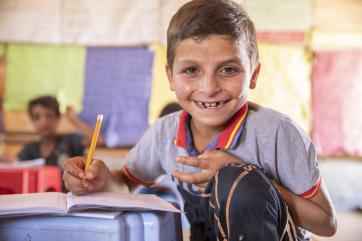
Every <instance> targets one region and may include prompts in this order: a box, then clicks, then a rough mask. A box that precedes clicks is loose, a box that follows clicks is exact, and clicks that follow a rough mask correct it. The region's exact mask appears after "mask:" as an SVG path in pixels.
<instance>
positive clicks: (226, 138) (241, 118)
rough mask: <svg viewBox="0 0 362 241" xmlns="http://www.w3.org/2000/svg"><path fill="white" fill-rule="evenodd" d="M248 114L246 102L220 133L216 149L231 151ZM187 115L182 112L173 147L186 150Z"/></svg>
mask: <svg viewBox="0 0 362 241" xmlns="http://www.w3.org/2000/svg"><path fill="white" fill-rule="evenodd" d="M247 113H248V102H246V103H245V104H244V105H243V106H242V107H241V108H240V109H239V110H238V112H236V114H235V115H234V116H233V118H232V120H231V121H230V124H229V125H228V126H227V127H226V128H225V129H224V130H223V131H222V132H221V133H220V135H219V136H218V137H217V140H216V148H217V149H233V148H234V147H235V145H236V143H237V140H238V139H239V137H240V134H241V132H242V130H243V127H244V123H245V120H246V116H247ZM188 116H189V114H188V113H187V112H186V111H182V113H181V116H180V122H179V127H178V132H177V137H176V138H175V139H174V145H176V146H179V147H183V148H187V145H188V144H187V143H188V141H187V128H188V126H187V125H188V123H187V117H188Z"/></svg>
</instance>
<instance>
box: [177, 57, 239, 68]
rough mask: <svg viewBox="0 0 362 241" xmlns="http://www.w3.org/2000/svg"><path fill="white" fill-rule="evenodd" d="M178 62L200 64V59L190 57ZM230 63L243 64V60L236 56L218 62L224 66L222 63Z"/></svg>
mask: <svg viewBox="0 0 362 241" xmlns="http://www.w3.org/2000/svg"><path fill="white" fill-rule="evenodd" d="M178 62H179V63H180V64H182V65H187V64H198V61H195V60H190V59H184V60H182V59H181V60H179V61H178ZM230 63H236V64H242V61H241V60H240V58H238V57H235V58H231V59H227V60H224V61H222V62H220V63H218V64H217V66H222V65H225V64H230Z"/></svg>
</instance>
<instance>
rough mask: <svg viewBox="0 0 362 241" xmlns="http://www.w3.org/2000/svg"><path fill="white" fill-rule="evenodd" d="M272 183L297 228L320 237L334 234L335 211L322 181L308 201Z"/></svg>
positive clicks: (335, 224)
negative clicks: (285, 204)
mask: <svg viewBox="0 0 362 241" xmlns="http://www.w3.org/2000/svg"><path fill="white" fill-rule="evenodd" d="M273 183H274V185H275V186H276V187H277V188H278V189H279V192H280V194H281V196H282V198H283V200H284V201H285V202H286V203H287V205H288V207H289V210H290V212H291V214H292V217H293V221H294V223H295V224H296V225H297V226H300V227H302V228H304V229H307V230H309V231H311V232H313V233H314V234H317V235H321V236H332V235H334V234H335V232H336V230H337V220H336V215H335V210H334V208H333V205H332V202H331V200H330V198H329V194H328V191H327V188H326V185H325V184H324V182H323V180H321V185H320V188H319V190H318V191H317V193H316V194H315V195H314V196H313V197H312V198H310V199H304V198H301V197H299V196H297V195H295V194H293V193H292V192H290V191H288V190H287V189H286V188H284V187H283V186H281V185H280V184H278V183H276V182H273Z"/></svg>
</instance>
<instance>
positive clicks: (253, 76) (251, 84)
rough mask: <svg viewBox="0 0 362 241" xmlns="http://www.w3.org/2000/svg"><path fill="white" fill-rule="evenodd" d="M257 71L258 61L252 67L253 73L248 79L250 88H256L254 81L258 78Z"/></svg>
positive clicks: (258, 67)
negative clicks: (253, 67)
mask: <svg viewBox="0 0 362 241" xmlns="http://www.w3.org/2000/svg"><path fill="white" fill-rule="evenodd" d="M259 71H260V63H258V64H257V65H256V67H255V69H254V72H253V75H252V76H251V80H250V84H249V88H250V89H255V88H256V81H257V80H258V76H259Z"/></svg>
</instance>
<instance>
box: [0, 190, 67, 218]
mask: <svg viewBox="0 0 362 241" xmlns="http://www.w3.org/2000/svg"><path fill="white" fill-rule="evenodd" d="M66 206H67V204H66V198H65V194H64V193H57V192H43V193H26V194H10V195H0V217H1V216H22V215H29V214H41V213H65V212H66Z"/></svg>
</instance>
